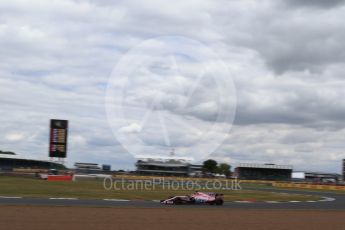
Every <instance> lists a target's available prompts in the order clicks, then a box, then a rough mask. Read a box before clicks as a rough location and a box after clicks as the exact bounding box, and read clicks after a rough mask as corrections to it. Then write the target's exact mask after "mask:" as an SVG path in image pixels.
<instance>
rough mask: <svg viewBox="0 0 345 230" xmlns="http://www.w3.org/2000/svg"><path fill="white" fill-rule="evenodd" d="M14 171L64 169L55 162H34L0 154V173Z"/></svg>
mask: <svg viewBox="0 0 345 230" xmlns="http://www.w3.org/2000/svg"><path fill="white" fill-rule="evenodd" d="M14 169H59V170H64V169H66V167H65V166H64V165H63V164H61V163H57V162H52V161H45V160H35V159H28V158H23V157H19V156H17V155H11V154H0V171H13V170H14Z"/></svg>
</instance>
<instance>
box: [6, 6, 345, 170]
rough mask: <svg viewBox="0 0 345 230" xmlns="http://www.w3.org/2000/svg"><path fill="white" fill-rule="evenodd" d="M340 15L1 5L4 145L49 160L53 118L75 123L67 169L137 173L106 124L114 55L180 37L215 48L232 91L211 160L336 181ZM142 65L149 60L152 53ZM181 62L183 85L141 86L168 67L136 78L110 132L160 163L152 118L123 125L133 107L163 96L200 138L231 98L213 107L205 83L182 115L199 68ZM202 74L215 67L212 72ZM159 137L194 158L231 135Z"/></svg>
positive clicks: (178, 80)
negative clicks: (134, 141) (287, 167)
mask: <svg viewBox="0 0 345 230" xmlns="http://www.w3.org/2000/svg"><path fill="white" fill-rule="evenodd" d="M344 10H345V7H344V4H343V1H340V0H334V1H327V3H325V1H273V0H271V1H269V0H265V1H260V3H259V2H257V1H249V0H245V1H217V2H216V1H199V0H198V1H196V0H190V1H175V2H174V4H169V3H166V2H162V1H155V0H147V1H116V2H115V1H106V0H102V1H97V2H95V1H73V0H59V1H58V0H56V1H49V2H48V1H43V0H34V1H30V2H27V1H22V0H13V1H1V2H0V11H1V14H0V60H1V62H0V86H1V90H0V108H1V110H0V114H1V116H0V122H1V124H2V125H1V127H0V132H1V133H3V136H2V137H1V138H0V145H1V146H2V148H4V149H6V150H13V151H16V152H18V153H19V154H24V155H28V156H32V157H36V158H45V157H47V149H48V143H47V142H48V138H47V136H48V124H49V119H51V118H64V119H69V120H70V124H71V127H70V133H71V135H70V137H71V139H70V146H69V158H68V160H69V161H70V162H72V163H73V161H97V162H99V163H108V162H110V163H112V164H113V165H114V166H116V167H126V168H133V163H134V159H133V158H132V157H131V156H130V155H129V154H127V153H126V151H125V150H124V149H123V148H122V147H121V145H120V143H119V142H118V140H116V139H115V137H114V136H113V133H112V131H111V128H110V127H109V125H108V124H107V118H106V113H105V92H106V84H107V81H108V78H109V76H110V73H111V71H112V69H113V67H114V66H115V64H116V63H117V61H118V60H120V58H121V56H122V55H123V54H124V53H125V52H127V51H128V50H129V49H130V48H132V47H134V46H135V45H137V44H138V43H139V42H141V41H143V40H144V39H148V38H152V37H156V36H162V35H178V36H186V37H189V38H192V39H195V40H198V41H200V42H202V43H203V44H205V45H207V46H209V47H211V48H212V49H213V50H215V51H216V52H217V54H218V55H219V56H220V57H221V58H222V59H223V60H224V62H225V63H226V65H227V66H228V68H229V70H230V71H231V73H232V77H233V78H234V81H235V85H236V91H237V102H238V108H237V113H236V119H235V126H234V128H233V129H232V131H231V132H230V133H229V137H228V138H227V139H226V141H225V143H224V144H223V145H222V146H220V147H219V148H218V149H217V151H216V152H215V153H214V155H215V156H218V157H219V160H224V161H227V162H229V163H235V162H244V161H250V162H266V161H268V160H269V161H272V162H276V163H291V164H295V166H296V167H298V168H299V169H304V168H305V169H319V170H328V171H339V169H340V168H339V166H338V165H339V162H340V160H341V159H342V158H344V157H345V156H344V154H343V153H342V152H343V149H344V147H345V146H344V144H343V143H344V138H343V137H344V135H345V132H344V129H345V116H344V115H345V103H344V102H343V100H342V98H344V86H345V81H344V71H343V70H344V68H345V56H344V52H342V50H344V48H345V46H344V42H343V41H344V38H345V33H344V32H343V31H344V26H345V24H344V21H343V20H342V16H343V15H344ZM151 45H153V47H158V46H159V45H161V44H158V43H154V44H151ZM179 45H181V44H177V46H176V47H178V46H179ZM192 48H193V47H188V46H186V47H182V46H181V47H180V49H181V50H183V49H192ZM201 54H204V53H202V52H201ZM146 55H147V58H150V56H152V53H150V49H148V52H146ZM181 60H182V61H181ZM181 60H180V62H179V63H178V64H179V66H180V67H181V68H182V70H183V71H182V72H183V73H188V74H189V75H185V76H184V75H181V74H179V73H175V75H169V81H168V80H166V79H163V80H162V81H155V82H153V83H152V84H149V83H150V82H147V79H148V78H147V75H150V74H152V72H154V71H156V72H155V73H156V74H157V75H158V76H160V74H161V73H162V72H164V71H165V72H164V73H167V72H168V71H166V69H164V67H166V66H169V63H170V61H171V60H170V59H169V60H166V62H165V63H164V62H160V63H158V64H157V65H156V66H154V68H151V69H141V70H140V71H141V72H140V71H139V72H138V73H140V74H141V76H143V77H142V78H137V79H136V80H138V81H137V82H136V91H134V92H136V93H133V94H132V95H129V97H128V98H129V101H128V102H133V103H134V102H135V103H137V104H135V106H133V108H131V110H130V111H132V112H131V113H130V114H129V115H128V114H127V117H126V118H128V120H129V121H130V122H129V123H128V124H127V126H126V127H124V126H121V125H119V127H118V128H119V129H120V131H122V132H131V133H133V132H134V133H141V135H142V139H144V140H145V141H146V144H147V146H144V147H147V148H148V149H149V150H150V151H154V152H157V153H160V154H164V153H165V152H164V151H165V150H166V148H163V147H162V146H164V145H165V141H164V138H163V139H162V132H160V131H158V130H156V128H160V127H159V126H160V124H159V122H158V121H159V120H158V118H157V119H152V120H149V121H148V123H147V126H146V129H145V127H141V125H140V124H138V123H135V122H134V121H132V122H131V116H133V117H132V119H133V120H135V119H134V118H137V117H140V116H143V114H141V113H140V112H141V111H140V107H138V104H140V103H142V104H141V105H143V104H144V105H146V104H149V103H150V102H151V101H152V100H153V99H154V98H156V97H159V98H160V99H161V102H160V106H161V107H160V109H161V110H164V112H165V115H168V116H170V117H171V118H178V119H175V120H177V121H180V124H181V123H184V124H189V125H192V126H193V127H197V128H200V129H201V130H204V129H206V128H207V127H208V126H207V124H208V122H209V121H214V120H215V119H214V117H215V116H214V115H215V113H216V112H217V109H216V108H217V106H219V105H220V106H221V107H222V108H225V107H226V106H228V104H229V103H232V101H231V100H233V98H226V100H224V101H216V99H215V98H216V93H217V91H216V90H215V87H216V85H212V84H210V83H209V82H207V81H205V82H202V84H201V85H200V87H199V88H198V89H197V90H196V93H195V95H194V97H193V100H191V101H189V102H188V103H189V105H190V106H189V107H188V108H184V107H183V105H184V104H185V103H186V97H187V95H188V88H189V87H190V86H191V85H193V79H195V78H194V77H195V74H196V73H197V70H198V69H199V68H200V65H198V64H193V63H190V62H187V61H183V58H181ZM177 61H179V60H177ZM206 61H207V60H206ZM202 64H204V65H208V66H210V68H212V63H202ZM130 67H131V66H129V68H130ZM157 67H160V68H157ZM162 67H163V68H162ZM160 71H162V72H160ZM188 76H191V77H188ZM117 84H118V85H117V86H122V85H123V82H117ZM116 100H117V99H116ZM139 102H140V103H139ZM145 103H146V104H145ZM136 106H137V107H136ZM114 120H115V121H116V122H118V124H123V122H124V121H123V120H121V119H120V118H119V117H116V118H114ZM167 129H168V131H169V134H170V137H169V138H170V142H171V143H172V145H174V147H176V152H177V153H181V154H188V153H190V152H191V151H193V152H202V151H204V150H205V149H207V145H209V144H210V143H211V142H212V141H219V140H221V139H222V137H224V135H226V134H228V133H222V132H219V133H217V132H216V133H214V135H213V136H212V138H210V141H209V142H205V143H203V144H202V143H199V142H198V137H197V135H194V134H193V133H195V132H189V131H188V129H186V130H184V129H181V128H179V125H176V124H174V123H173V122H171V123H169V122H168V127H167ZM139 131H142V132H139ZM196 133H197V132H196ZM18 143H21V144H20V145H18ZM134 147H135V149H136V151H138V152H140V151H141V150H142V146H134ZM169 147H170V146H169ZM166 154H168V153H166ZM124 165H125V166H124Z"/></svg>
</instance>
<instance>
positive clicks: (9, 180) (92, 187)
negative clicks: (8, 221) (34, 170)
mask: <svg viewBox="0 0 345 230" xmlns="http://www.w3.org/2000/svg"><path fill="white" fill-rule="evenodd" d="M190 181H191V182H192V184H189V185H188V182H190ZM144 182H145V183H144ZM206 182H208V183H206ZM225 182H226V183H225ZM0 183H1V184H3V185H4V186H1V188H0V204H1V205H45V206H56V205H63V206H97V207H139V208H165V207H178V208H226V209H229V208H230V209H231V208H233V209H243V208H245V209H301V210H305V209H309V210H313V209H324V210H333V209H334V210H345V192H339V191H338V192H334V191H328V190H320V191H317V190H308V189H303V190H301V189H296V188H289V189H285V188H277V187H274V186H271V185H268V184H267V183H256V184H254V183H252V182H251V183H246V182H245V181H239V182H237V181H235V182H234V181H230V182H229V181H225V180H195V179H193V180H187V181H186V180H175V179H168V178H167V179H163V180H162V178H154V179H152V178H151V180H149V179H148V178H140V179H139V178H117V179H113V178H111V179H109V178H98V179H97V178H96V179H86V178H82V179H77V181H74V182H72V181H71V182H62V181H43V180H38V179H29V178H16V177H5V178H4V177H0ZM205 186H206V187H205ZM222 186H223V187H222ZM195 190H199V191H203V192H217V193H222V194H224V201H225V202H224V204H223V205H222V206H216V207H214V206H211V205H201V204H200V205H164V204H161V203H160V200H163V199H167V198H168V197H170V196H179V195H188V194H192V193H193V192H194V191H195Z"/></svg>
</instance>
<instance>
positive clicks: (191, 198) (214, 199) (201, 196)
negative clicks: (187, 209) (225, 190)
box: [161, 192, 224, 205]
mask: <svg viewBox="0 0 345 230" xmlns="http://www.w3.org/2000/svg"><path fill="white" fill-rule="evenodd" d="M223 203H224V199H223V194H218V193H204V192H195V193H193V194H192V195H186V196H172V197H169V198H168V199H166V200H161V204H210V205H214V204H215V205H223Z"/></svg>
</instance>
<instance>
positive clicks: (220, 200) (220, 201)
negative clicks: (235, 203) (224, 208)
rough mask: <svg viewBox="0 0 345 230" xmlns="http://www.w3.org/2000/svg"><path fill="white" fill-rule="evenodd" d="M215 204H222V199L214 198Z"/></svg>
mask: <svg viewBox="0 0 345 230" xmlns="http://www.w3.org/2000/svg"><path fill="white" fill-rule="evenodd" d="M215 203H216V205H223V203H224V201H223V200H222V199H218V200H216V202H215Z"/></svg>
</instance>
